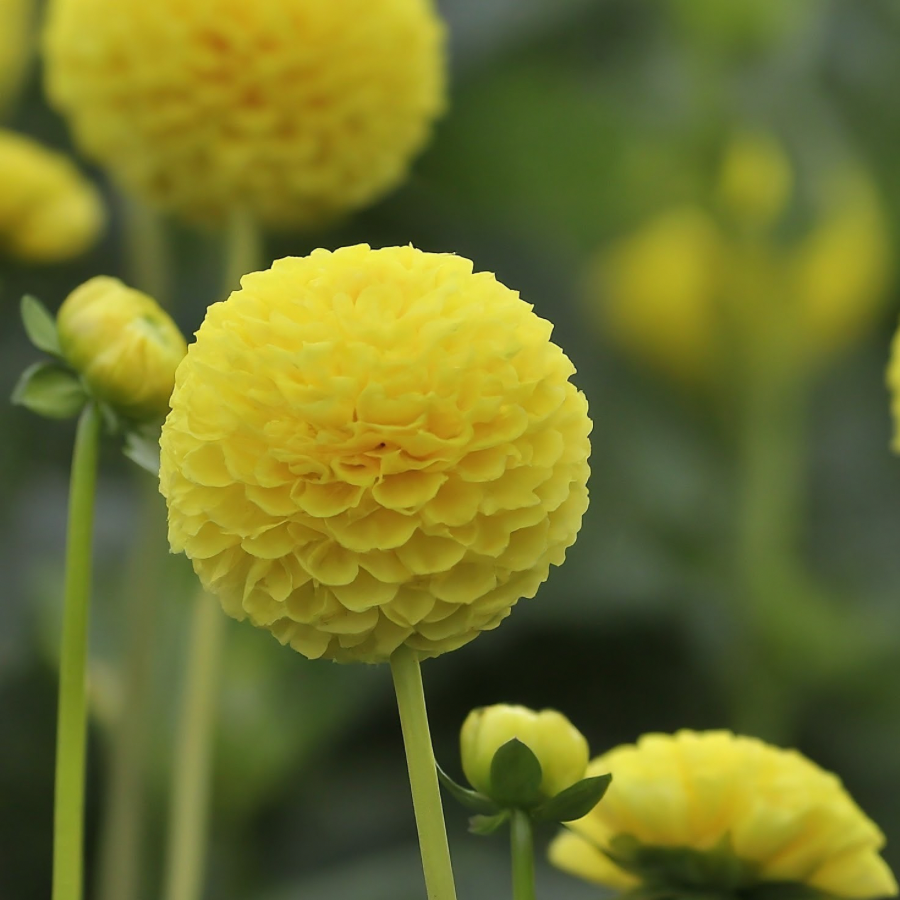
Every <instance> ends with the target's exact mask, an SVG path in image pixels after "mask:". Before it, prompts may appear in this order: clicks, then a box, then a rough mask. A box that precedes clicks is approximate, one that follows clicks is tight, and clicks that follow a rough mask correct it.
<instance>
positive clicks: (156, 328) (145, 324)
mask: <svg viewBox="0 0 900 900" xmlns="http://www.w3.org/2000/svg"><path fill="white" fill-rule="evenodd" d="M56 325H57V330H58V332H59V343H60V347H61V349H62V353H63V356H64V357H65V359H66V361H67V362H68V363H69V364H70V365H71V366H72V368H74V369H76V370H77V371H78V372H79V374H80V375H81V376H82V378H83V379H84V381H85V383H86V384H87V386H88V388H89V389H90V390H91V392H92V393H93V394H94V396H95V397H97V399H99V400H103V401H105V402H107V403H109V404H110V405H111V406H112V407H113V408H114V409H115V410H116V411H117V412H119V413H121V414H122V415H125V416H127V417H129V418H132V419H151V418H159V417H162V416H164V415H165V414H166V413H167V412H168V409H169V397H170V396H171V394H172V390H173V388H174V386H175V369H176V368H177V367H178V364H179V363H180V362H181V360H182V357H184V355H185V353H187V344H186V343H185V340H184V337H183V336H182V334H181V332H180V331H179V330H178V327H177V326H176V325H175V323H174V322H173V321H172V319H171V318H170V317H169V316H168V315H167V314H166V313H165V312H164V311H163V310H162V309H161V308H160V306H159V304H158V303H157V302H156V301H155V300H153V299H152V298H151V297H148V296H147V295H146V294H142V293H141V292H140V291H136V290H134V289H133V288H129V287H127V286H126V285H124V284H122V282H121V281H119V280H118V279H116V278H108V277H106V276H103V275H101V276H98V277H96V278H92V279H90V281H86V282H85V283H84V284H82V285H81V287H78V288H76V289H75V290H74V291H72V293H71V294H69V296H68V297H67V298H66V300H65V301H64V303H63V305H62V307H61V308H60V310H59V314H58V315H57V319H56Z"/></svg>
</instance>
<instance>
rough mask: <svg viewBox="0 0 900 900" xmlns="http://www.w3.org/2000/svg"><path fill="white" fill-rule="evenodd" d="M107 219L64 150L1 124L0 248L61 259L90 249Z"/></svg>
mask: <svg viewBox="0 0 900 900" xmlns="http://www.w3.org/2000/svg"><path fill="white" fill-rule="evenodd" d="M105 223H106V213H105V211H104V208H103V202H102V200H101V198H100V194H99V192H98V191H97V189H96V188H95V187H94V186H93V184H91V182H90V181H88V180H87V178H85V176H84V175H82V174H81V172H79V171H78V169H77V168H75V166H74V165H73V164H72V163H71V162H70V161H69V160H68V159H67V158H66V157H65V156H63V155H62V154H61V153H57V152H55V151H53V150H48V149H47V148H46V147H43V146H42V145H41V144H39V143H37V142H36V141H33V140H32V139H31V138H27V137H25V136H24V135H20V134H16V133H15V132H12V131H6V130H0V252H5V253H7V254H9V255H10V256H12V257H15V258H16V259H19V260H21V261H22V262H29V263H53V262H62V261H64V260H68V259H72V258H74V257H76V256H79V255H80V254H82V253H84V252H85V251H86V250H88V249H89V248H90V247H91V246H92V245H93V244H94V243H95V241H96V240H97V239H98V237H99V236H100V234H101V232H102V230H103V227H104V225H105Z"/></svg>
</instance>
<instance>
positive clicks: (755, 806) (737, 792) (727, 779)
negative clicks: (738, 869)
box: [550, 731, 897, 900]
mask: <svg viewBox="0 0 900 900" xmlns="http://www.w3.org/2000/svg"><path fill="white" fill-rule="evenodd" d="M606 772H611V773H612V776H613V780H612V784H611V786H610V788H609V791H608V792H607V794H606V796H605V797H604V799H603V800H602V802H601V803H600V804H598V805H597V806H596V807H595V808H594V809H593V810H592V811H591V812H590V813H589V814H588V815H587V816H585V817H584V818H583V819H579V820H578V821H576V822H572V823H571V824H570V828H571V831H569V832H566V833H564V834H561V835H560V836H559V837H557V838H556V840H555V841H554V843H553V844H552V845H551V848H550V859H551V861H552V862H553V863H555V864H556V865H557V866H559V867H560V868H562V869H565V870H567V871H569V872H572V873H573V874H576V875H580V876H582V877H584V878H587V879H589V880H592V881H596V882H599V883H601V884H607V885H610V886H613V887H619V888H622V887H629V886H634V885H635V884H636V883H637V879H636V878H635V876H633V875H631V874H629V873H627V872H625V871H623V870H622V869H621V868H619V867H618V866H617V865H615V864H614V863H613V862H612V861H611V860H610V859H609V857H607V856H606V854H605V853H604V850H608V849H610V846H611V844H612V843H613V842H614V841H615V839H616V838H617V837H621V836H627V837H630V838H633V839H635V840H636V841H638V842H640V844H641V845H643V846H645V847H658V848H683V849H688V850H694V851H714V850H716V849H717V848H721V847H722V846H723V843H726V844H727V846H728V847H729V849H730V851H731V852H732V853H733V854H734V856H735V857H736V858H737V859H738V860H740V861H741V862H742V863H745V864H747V865H748V867H749V870H750V871H751V872H752V873H753V874H754V877H755V879H756V881H757V882H795V883H800V884H803V885H807V886H809V887H811V888H815V889H817V890H820V891H824V892H825V893H826V894H830V895H833V896H835V897H847V898H859V900H869V898H876V897H885V896H894V895H896V894H897V882H896V881H895V879H894V876H893V875H892V874H891V871H890V869H889V868H888V867H887V865H886V864H885V862H884V860H883V859H882V858H881V857H880V856H879V854H878V851H879V849H880V848H881V847H882V846H883V845H884V836H883V835H882V833H881V831H880V830H879V829H878V827H877V826H876V825H875V824H874V823H873V822H872V821H871V820H870V819H869V818H867V817H866V815H865V814H864V813H863V812H862V810H860V808H859V807H858V806H857V805H856V804H855V803H854V802H853V800H852V798H851V797H850V795H849V794H848V793H847V792H846V790H845V789H844V788H843V786H842V785H841V782H840V781H839V779H838V778H837V777H835V776H834V775H832V774H830V773H828V772H826V771H824V770H823V769H820V768H819V767H818V766H817V765H815V764H814V763H812V762H810V760H808V759H806V758H805V757H804V756H802V755H801V754H799V753H797V752H796V751H793V750H781V749H778V748H776V747H772V746H770V745H768V744H764V743H763V742H762V741H758V740H756V739H754V738H748V737H739V736H735V735H733V734H731V733H730V732H726V731H711V732H692V731H680V732H678V733H677V734H675V735H664V734H650V735H645V736H644V737H642V738H641V739H640V740H639V741H638V743H637V744H634V745H626V746H621V747H617V748H616V749H614V750H612V751H610V752H609V753H607V754H605V755H604V756H602V757H599V758H598V759H596V760H594V761H592V762H591V764H590V765H589V766H588V775H596V774H602V773H606Z"/></svg>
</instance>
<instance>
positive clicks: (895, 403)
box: [887, 329, 900, 453]
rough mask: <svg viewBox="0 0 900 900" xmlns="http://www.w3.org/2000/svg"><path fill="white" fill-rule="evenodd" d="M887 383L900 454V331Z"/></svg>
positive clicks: (894, 345) (889, 366)
mask: <svg viewBox="0 0 900 900" xmlns="http://www.w3.org/2000/svg"><path fill="white" fill-rule="evenodd" d="M887 383H888V388H889V389H890V392H891V411H892V412H893V414H894V442H893V448H894V452H895V453H900V329H898V330H897V333H896V334H895V335H894V341H893V344H892V345H891V361H890V364H889V365H888V371H887Z"/></svg>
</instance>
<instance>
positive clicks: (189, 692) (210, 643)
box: [163, 592, 225, 900]
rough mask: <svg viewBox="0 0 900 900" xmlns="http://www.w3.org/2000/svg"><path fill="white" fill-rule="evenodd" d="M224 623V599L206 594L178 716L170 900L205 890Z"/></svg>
mask: <svg viewBox="0 0 900 900" xmlns="http://www.w3.org/2000/svg"><path fill="white" fill-rule="evenodd" d="M224 625H225V614H224V613H223V612H222V610H221V609H220V608H219V604H218V602H217V601H216V600H215V599H213V598H212V597H210V596H208V595H207V594H206V593H202V592H201V594H200V595H199V596H198V597H197V601H196V605H195V607H194V617H193V622H192V623H191V636H190V654H189V657H188V671H187V676H186V679H185V681H186V684H185V690H184V696H183V703H182V706H181V711H180V714H179V720H178V745H177V747H176V751H175V759H176V761H175V782H174V785H173V788H172V804H171V807H170V812H169V843H168V848H167V853H166V875H165V887H164V891H163V897H164V898H166V900H197V898H199V897H200V896H201V893H202V885H203V864H204V858H205V852H204V851H205V847H206V837H207V831H208V825H209V786H210V775H211V769H212V766H211V757H212V752H211V751H212V744H213V732H214V727H215V718H216V717H215V706H216V703H215V700H216V689H217V687H218V683H219V679H218V669H219V655H220V650H221V644H222V633H223V629H224Z"/></svg>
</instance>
